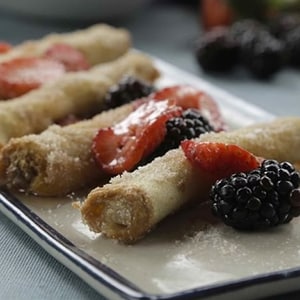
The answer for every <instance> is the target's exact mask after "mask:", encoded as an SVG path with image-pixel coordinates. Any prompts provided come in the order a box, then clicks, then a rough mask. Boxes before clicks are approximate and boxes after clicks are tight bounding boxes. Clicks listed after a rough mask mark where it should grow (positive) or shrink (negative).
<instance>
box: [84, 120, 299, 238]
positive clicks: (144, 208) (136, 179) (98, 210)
mask: <svg viewBox="0 0 300 300" xmlns="http://www.w3.org/2000/svg"><path fill="white" fill-rule="evenodd" d="M299 132H300V118H296V117H289V118H278V119H276V120H274V121H272V122H268V123H259V124H256V125H253V126H249V127H245V128H241V129H237V130H234V131H231V132H222V133H208V134H204V135H202V136H201V138H199V139H198V141H199V142H201V141H219V142H224V143H228V144H232V143H233V144H237V145H239V146H240V147H243V148H245V149H247V150H249V151H251V152H253V153H254V154H255V155H257V156H262V157H265V158H269V159H277V160H279V161H290V162H292V163H294V162H299V161H300V151H299V149H300V134H299ZM206 177H207V176H206V175H205V174H204V173H202V172H200V171H199V170H196V169H195V168H193V167H192V166H191V164H190V163H189V162H188V161H187V159H186V158H185V155H184V153H183V152H182V150H181V149H176V150H171V151H169V152H167V153H166V154H165V155H164V156H162V157H158V158H156V159H155V160H154V161H153V162H151V163H150V164H148V165H146V166H144V167H141V168H139V169H137V170H136V171H134V172H132V173H126V172H125V173H124V174H123V175H121V176H117V177H115V178H113V179H112V180H111V181H110V183H108V184H106V185H104V186H103V187H97V188H95V189H94V190H92V191H91V192H90V193H89V194H88V196H87V197H86V199H85V200H84V202H83V203H82V204H81V206H80V211H81V215H82V219H83V221H84V222H85V223H86V224H87V225H88V226H89V228H90V229H91V230H92V231H95V232H102V233H103V234H104V235H105V236H107V237H109V238H113V239H117V240H119V241H122V242H125V243H133V242H135V241H137V240H138V239H140V238H142V237H143V236H144V235H145V234H146V233H147V232H149V231H150V230H151V229H152V228H153V227H155V226H156V224H157V223H159V222H160V221H161V220H162V219H164V218H165V217H166V216H168V215H170V214H172V213H173V212H175V211H177V210H179V209H180V208H182V207H183V206H184V205H186V204H188V203H192V202H194V201H202V200H206V199H207V196H208V191H209V190H210V188H211V186H210V183H209V182H208V181H207V179H206Z"/></svg>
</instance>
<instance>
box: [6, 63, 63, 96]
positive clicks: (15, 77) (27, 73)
mask: <svg viewBox="0 0 300 300" xmlns="http://www.w3.org/2000/svg"><path fill="white" fill-rule="evenodd" d="M65 72H66V71H65V67H64V66H63V65H62V64H60V63H59V62H56V61H52V60H49V59H45V58H16V59H13V60H10V61H8V62H4V63H1V64H0V98H2V99H9V98H14V97H17V96H20V95H23V94H25V93H27V92H29V91H30V90H32V89H35V88H38V87H39V86H40V85H41V84H43V83H45V82H47V81H49V80H53V79H57V78H59V77H60V76H61V75H63V74H64V73H65Z"/></svg>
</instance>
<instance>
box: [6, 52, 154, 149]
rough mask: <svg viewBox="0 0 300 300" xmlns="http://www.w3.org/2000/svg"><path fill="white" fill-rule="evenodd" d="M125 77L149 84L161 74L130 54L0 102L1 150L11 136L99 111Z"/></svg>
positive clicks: (142, 58)
mask: <svg viewBox="0 0 300 300" xmlns="http://www.w3.org/2000/svg"><path fill="white" fill-rule="evenodd" d="M124 75H132V76H137V77H139V78H141V79H144V80H146V81H149V82H150V81H153V80H155V79H156V78H157V76H158V71H157V70H156V68H155V66H154V65H153V62H152V60H151V59H149V58H148V57H147V56H145V55H143V54H141V53H138V52H129V53H127V54H125V55H124V56H121V57H120V58H118V59H117V60H114V61H113V62H109V63H105V64H101V65H97V66H95V67H93V68H92V69H90V70H88V71H81V72H77V73H69V74H66V75H64V76H63V77H62V78H60V79H59V80H56V81H53V82H49V83H46V84H44V85H43V86H42V87H41V88H39V89H37V90H33V91H31V92H29V93H27V94H26V95H23V96H21V97H18V98H14V99H12V100H9V101H5V102H0V147H1V145H2V146H3V145H4V144H5V143H7V142H8V140H9V139H10V138H12V137H20V136H23V135H26V134H30V133H39V132H41V131H43V130H45V129H46V128H47V127H48V126H49V125H51V124H53V123H54V122H55V121H57V120H60V119H62V118H64V117H66V116H68V115H70V114H75V115H85V114H90V113H91V112H92V113H96V112H100V111H101V109H102V108H103V107H102V105H103V99H104V96H105V94H106V93H107V91H108V89H109V87H110V86H111V85H113V84H115V83H117V82H118V81H119V80H120V79H121V78H122V77H123V76H124Z"/></svg>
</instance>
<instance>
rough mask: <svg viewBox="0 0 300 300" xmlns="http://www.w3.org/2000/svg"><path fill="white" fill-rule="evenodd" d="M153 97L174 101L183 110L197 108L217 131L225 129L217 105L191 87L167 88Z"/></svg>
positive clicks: (176, 86) (201, 92) (203, 93)
mask: <svg viewBox="0 0 300 300" xmlns="http://www.w3.org/2000/svg"><path fill="white" fill-rule="evenodd" d="M152 97H153V98H154V99H156V100H165V99H172V100H174V101H175V103H176V105H179V106H181V107H182V108H183V109H188V108H196V109H198V110H200V111H201V113H202V114H203V116H204V117H206V118H207V119H208V121H209V122H210V124H211V125H212V126H213V127H214V129H215V130H216V131H221V130H224V129H225V122H224V121H223V118H222V115H221V112H220V109H219V107H218V105H217V103H216V102H215V101H214V100H213V99H212V98H211V97H210V96H209V95H207V94H206V93H205V92H203V91H201V90H199V89H196V88H194V87H192V86H190V85H175V86H171V87H167V88H164V89H162V90H159V91H158V92H156V93H153V94H152Z"/></svg>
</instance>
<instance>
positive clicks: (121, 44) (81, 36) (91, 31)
mask: <svg viewBox="0 0 300 300" xmlns="http://www.w3.org/2000/svg"><path fill="white" fill-rule="evenodd" d="M56 43H64V44H68V45H70V46H72V47H74V48H76V49H78V50H79V51H81V52H82V53H83V54H84V55H85V57H86V58H87V60H88V62H89V63H90V64H91V65H96V64H99V63H103V62H108V61H111V60H114V59H116V58H117V57H119V56H121V55H123V54H125V53H126V52H127V51H128V49H129V48H130V47H131V36H130V33H129V32H128V31H127V30H125V29H119V28H114V27H112V26H109V25H106V24H96V25H93V26H91V27H89V28H86V29H82V30H77V31H73V32H69V33H61V34H57V33H56V34H50V35H47V36H45V37H43V38H41V39H39V40H30V41H26V42H23V43H22V44H19V45H16V46H15V47H13V48H12V49H11V50H10V51H8V52H7V53H5V54H1V55H0V63H1V62H5V61H9V60H11V59H14V58H20V57H33V56H41V55H42V54H43V53H44V52H45V51H46V50H47V49H48V48H49V47H50V46H52V45H54V44H56Z"/></svg>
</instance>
